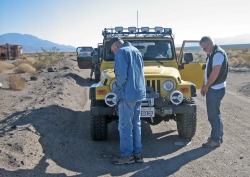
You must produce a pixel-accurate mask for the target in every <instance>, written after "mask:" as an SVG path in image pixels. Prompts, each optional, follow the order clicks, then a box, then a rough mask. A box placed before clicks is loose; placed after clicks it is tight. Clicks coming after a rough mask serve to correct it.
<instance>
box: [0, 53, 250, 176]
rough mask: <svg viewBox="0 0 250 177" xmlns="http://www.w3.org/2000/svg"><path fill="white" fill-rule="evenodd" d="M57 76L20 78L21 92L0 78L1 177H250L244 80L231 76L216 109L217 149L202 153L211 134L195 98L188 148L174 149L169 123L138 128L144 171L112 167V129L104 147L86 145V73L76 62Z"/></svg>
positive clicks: (201, 102)
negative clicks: (220, 126)
mask: <svg viewBox="0 0 250 177" xmlns="http://www.w3.org/2000/svg"><path fill="white" fill-rule="evenodd" d="M65 66H67V67H68V68H65ZM56 68H57V71H56V72H47V71H44V72H41V73H39V74H38V75H37V77H38V79H37V80H30V76H31V75H30V74H20V76H21V77H23V78H25V79H26V87H25V88H24V89H23V90H22V91H13V90H10V89H9V88H8V84H7V79H8V77H9V76H10V75H11V74H12V73H11V72H8V73H1V74H0V82H1V83H2V84H3V87H2V88H1V89H0V95H1V99H0V106H1V111H0V176H1V177H2V176H4V177H13V176H23V177H29V176H36V177H37V176H45V177H47V176H48V177H50V176H86V177H92V176H141V177H145V176H149V177H152V176H157V177H161V176H176V177H179V176H180V177H182V176H186V177H189V176H190V177H193V176H241V177H242V176H243V177H248V176H250V158H249V154H250V153H249V149H250V141H249V138H250V122H249V118H250V117H249V115H250V106H249V105H250V99H249V96H250V74H249V72H235V70H233V71H231V72H230V73H229V76H228V81H227V85H228V88H227V93H226V95H225V98H224V99H223V102H222V106H221V110H222V116H223V120H224V142H223V144H222V145H221V147H219V148H217V149H204V148H202V147H201V144H202V143H203V142H205V140H206V138H207V136H208V135H209V132H210V126H209V123H208V121H207V116H206V108H205V98H204V97H202V96H201V95H200V94H199V93H198V96H197V97H196V99H195V100H196V103H197V106H198V107H197V110H198V112H197V118H198V122H197V131H196V134H195V136H194V138H193V140H192V142H191V144H189V145H187V146H177V145H175V142H178V141H179V138H178V135H177V130H176V123H175V122H174V121H169V122H161V123H160V124H158V125H156V126H150V125H149V124H146V123H145V122H142V139H143V155H144V159H145V163H143V164H133V165H124V166H115V165H113V164H111V163H110V161H111V160H112V157H113V156H115V155H118V154H119V136H118V130H117V123H116V122H112V123H111V124H110V125H109V127H108V128H109V132H108V140H106V141H100V142H95V141H93V140H91V137H90V132H89V118H90V116H89V108H90V100H89V99H88V91H89V86H90V85H91V84H92V83H93V82H91V81H90V80H89V78H88V77H89V72H90V71H89V70H80V69H79V68H78V67H77V63H76V60H75V58H74V57H68V58H64V59H62V60H61V61H60V63H59V64H58V66H56ZM198 92H199V90H198Z"/></svg>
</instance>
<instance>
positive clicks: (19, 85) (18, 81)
mask: <svg viewBox="0 0 250 177" xmlns="http://www.w3.org/2000/svg"><path fill="white" fill-rule="evenodd" d="M24 87H25V79H24V78H22V77H20V76H18V75H16V74H15V75H12V76H10V77H9V88H10V89H13V90H22V89H23V88H24Z"/></svg>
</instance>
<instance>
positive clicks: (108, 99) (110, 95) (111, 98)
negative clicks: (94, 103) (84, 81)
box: [104, 92, 116, 107]
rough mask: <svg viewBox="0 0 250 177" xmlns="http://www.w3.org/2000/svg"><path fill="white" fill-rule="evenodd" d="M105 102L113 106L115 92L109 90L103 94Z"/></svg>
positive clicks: (114, 103)
mask: <svg viewBox="0 0 250 177" xmlns="http://www.w3.org/2000/svg"><path fill="white" fill-rule="evenodd" d="M104 100H105V103H106V104H107V105H108V106H110V107H113V106H115V105H116V94H115V93H113V92H109V93H108V94H107V95H106V96H105V99H104Z"/></svg>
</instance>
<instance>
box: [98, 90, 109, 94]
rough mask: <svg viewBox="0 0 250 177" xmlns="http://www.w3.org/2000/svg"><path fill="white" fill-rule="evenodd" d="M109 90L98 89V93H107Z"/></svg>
mask: <svg viewBox="0 0 250 177" xmlns="http://www.w3.org/2000/svg"><path fill="white" fill-rule="evenodd" d="M107 93H108V92H107V90H105V89H100V90H97V95H106V94H107Z"/></svg>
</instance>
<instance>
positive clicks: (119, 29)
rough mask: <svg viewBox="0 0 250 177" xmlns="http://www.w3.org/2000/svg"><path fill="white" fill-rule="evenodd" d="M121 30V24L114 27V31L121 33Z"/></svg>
mask: <svg viewBox="0 0 250 177" xmlns="http://www.w3.org/2000/svg"><path fill="white" fill-rule="evenodd" d="M122 31H123V27H121V26H119V27H115V32H117V33H121V32H122Z"/></svg>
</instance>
